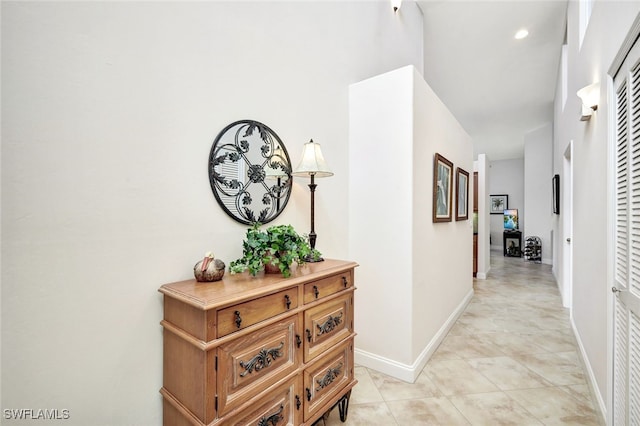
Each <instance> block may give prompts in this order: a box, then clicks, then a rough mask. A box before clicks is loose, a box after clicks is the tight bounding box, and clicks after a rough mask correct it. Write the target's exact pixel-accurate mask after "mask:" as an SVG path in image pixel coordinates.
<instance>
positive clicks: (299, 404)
mask: <svg viewBox="0 0 640 426" xmlns="http://www.w3.org/2000/svg"><path fill="white" fill-rule="evenodd" d="M301 405H302V401H300V397H299V396H298V395H296V410H298V411H300V406H301Z"/></svg>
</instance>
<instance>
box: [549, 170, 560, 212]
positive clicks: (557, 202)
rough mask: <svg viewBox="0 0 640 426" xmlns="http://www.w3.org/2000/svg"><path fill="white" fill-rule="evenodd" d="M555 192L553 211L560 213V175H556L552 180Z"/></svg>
mask: <svg viewBox="0 0 640 426" xmlns="http://www.w3.org/2000/svg"><path fill="white" fill-rule="evenodd" d="M551 187H552V192H553V212H554V213H555V214H560V175H554V176H553V179H552V181H551Z"/></svg>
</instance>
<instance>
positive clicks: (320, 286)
mask: <svg viewBox="0 0 640 426" xmlns="http://www.w3.org/2000/svg"><path fill="white" fill-rule="evenodd" d="M352 286H353V270H349V271H345V272H343V273H341V274H336V275H332V276H330V277H327V278H323V279H321V280H318V281H313V282H310V283H307V284H305V285H304V303H310V302H313V301H314V300H318V299H322V298H323V297H327V296H331V295H332V294H335V293H337V292H339V291H341V290H344V289H347V288H349V287H352Z"/></svg>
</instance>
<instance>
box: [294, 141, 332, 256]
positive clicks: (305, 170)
mask: <svg viewBox="0 0 640 426" xmlns="http://www.w3.org/2000/svg"><path fill="white" fill-rule="evenodd" d="M292 175H294V176H310V177H311V183H310V184H309V189H310V190H311V232H309V245H310V246H311V249H312V250H313V249H315V248H316V237H317V235H316V231H315V218H314V216H315V199H314V194H315V192H316V186H317V185H316V183H315V178H316V177H328V176H333V172H331V171H329V167H327V163H326V162H325V161H324V157H323V156H322V151H321V150H320V144H317V143H315V142H313V139H311V140H310V141H309V143H305V144H304V150H303V151H302V160H300V164H298V167H296V169H295V170H294V171H293V173H292ZM305 260H306V261H307V262H321V261H323V260H324V259H323V258H319V259H313V256H310V257H309V258H308V259H305Z"/></svg>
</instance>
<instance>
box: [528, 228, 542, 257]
mask: <svg viewBox="0 0 640 426" xmlns="http://www.w3.org/2000/svg"><path fill="white" fill-rule="evenodd" d="M524 259H525V260H529V261H531V262H536V263H541V262H542V240H541V239H540V237H536V236H533V235H532V236H530V237H527V238H525V239H524Z"/></svg>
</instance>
